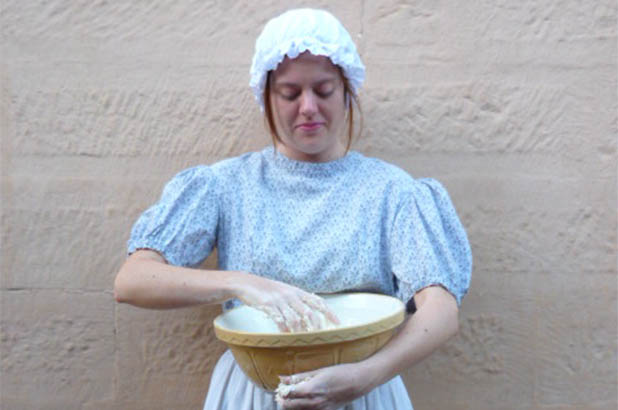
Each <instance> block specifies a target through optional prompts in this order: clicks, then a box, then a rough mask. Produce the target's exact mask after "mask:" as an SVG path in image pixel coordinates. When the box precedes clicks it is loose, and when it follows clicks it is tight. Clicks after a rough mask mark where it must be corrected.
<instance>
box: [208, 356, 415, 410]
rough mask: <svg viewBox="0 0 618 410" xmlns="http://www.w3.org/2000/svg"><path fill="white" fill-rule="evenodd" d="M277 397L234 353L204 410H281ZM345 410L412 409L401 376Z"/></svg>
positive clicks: (221, 366) (224, 360) (220, 368)
mask: <svg viewBox="0 0 618 410" xmlns="http://www.w3.org/2000/svg"><path fill="white" fill-rule="evenodd" d="M277 408H278V407H277V403H276V402H275V395H274V394H273V393H270V392H268V391H266V390H263V389H262V388H260V387H257V386H256V385H255V384H253V382H251V380H249V378H247V376H245V374H244V373H243V371H242V370H241V368H240V367H239V366H238V364H237V363H236V361H235V360H234V356H233V355H232V352H231V351H229V350H228V351H226V352H225V353H224V354H223V356H221V358H220V359H219V361H218V362H217V366H215V370H214V371H213V374H212V377H211V378H210V388H209V389H208V395H207V397H206V403H204V410H277ZM341 410H412V403H410V399H409V397H408V392H407V390H406V388H405V386H404V384H403V381H402V380H401V377H400V376H396V377H394V378H393V379H391V380H390V381H388V382H386V383H384V384H383V385H381V386H378V387H377V388H375V389H373V390H372V391H370V392H369V393H367V394H366V395H364V396H362V397H359V398H358V399H356V400H354V401H353V402H351V403H349V404H347V405H345V406H344V407H342V408H341Z"/></svg>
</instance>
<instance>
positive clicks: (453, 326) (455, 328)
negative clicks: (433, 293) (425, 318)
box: [449, 304, 459, 339]
mask: <svg viewBox="0 0 618 410" xmlns="http://www.w3.org/2000/svg"><path fill="white" fill-rule="evenodd" d="M450 316H451V318H450V320H449V323H450V326H449V339H452V338H453V337H455V336H457V334H458V333H459V308H458V306H457V305H456V304H455V306H454V309H453V310H452V312H451V315H450Z"/></svg>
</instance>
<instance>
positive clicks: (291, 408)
mask: <svg viewBox="0 0 618 410" xmlns="http://www.w3.org/2000/svg"><path fill="white" fill-rule="evenodd" d="M322 402H323V400H322V399H321V398H320V399H287V398H286V399H282V400H281V402H280V406H281V408H282V409H285V410H301V409H317V408H322V407H319V406H320V405H321V404H322Z"/></svg>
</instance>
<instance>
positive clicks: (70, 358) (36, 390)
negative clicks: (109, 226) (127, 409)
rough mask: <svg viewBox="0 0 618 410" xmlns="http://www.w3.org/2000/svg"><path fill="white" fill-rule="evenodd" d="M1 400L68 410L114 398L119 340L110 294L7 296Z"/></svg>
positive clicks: (2, 336)
mask: <svg viewBox="0 0 618 410" xmlns="http://www.w3.org/2000/svg"><path fill="white" fill-rule="evenodd" d="M1 306H2V318H1V321H0V323H1V326H2V333H1V334H0V349H1V350H0V353H1V355H0V366H1V369H2V383H1V386H0V388H1V396H2V400H3V408H4V400H6V403H15V404H16V406H15V407H11V406H8V404H7V406H8V407H6V408H63V407H64V408H66V407H67V405H69V403H72V404H71V406H75V407H79V406H80V405H81V404H83V403H85V402H87V401H90V400H93V399H97V398H99V397H106V396H111V395H112V394H113V391H114V385H115V376H114V374H115V371H114V361H115V358H116V337H115V331H114V309H113V304H112V296H111V294H110V293H109V292H105V293H99V292H96V293H93V292H84V291H65V290H22V291H12V292H3V293H2V300H1Z"/></svg>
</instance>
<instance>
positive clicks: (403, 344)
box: [359, 287, 458, 390]
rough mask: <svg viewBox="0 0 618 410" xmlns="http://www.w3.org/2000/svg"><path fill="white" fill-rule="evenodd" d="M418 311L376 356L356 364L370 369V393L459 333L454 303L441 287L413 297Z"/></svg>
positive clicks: (426, 290)
mask: <svg viewBox="0 0 618 410" xmlns="http://www.w3.org/2000/svg"><path fill="white" fill-rule="evenodd" d="M415 301H416V304H417V311H416V312H415V313H414V315H412V316H410V317H409V318H407V320H406V322H404V324H403V325H402V327H401V328H400V330H399V332H398V333H397V334H395V336H393V338H392V339H391V340H390V341H389V342H388V343H387V344H386V345H385V346H384V347H383V348H382V349H381V350H380V351H378V352H377V353H376V354H375V355H373V356H371V357H370V358H369V359H367V360H365V361H363V362H361V363H359V366H362V367H363V368H367V369H371V370H369V371H368V372H367V374H368V375H371V378H370V379H369V380H370V383H369V384H370V385H369V386H368V388H369V390H371V389H372V388H375V387H377V386H379V385H380V384H382V383H385V382H387V381H388V380H390V379H391V378H393V377H394V376H396V375H397V374H399V373H401V372H403V371H404V370H406V369H408V368H410V367H412V366H413V365H415V364H416V363H418V362H420V361H421V360H423V359H424V358H426V357H427V356H429V355H430V354H431V353H432V352H433V351H435V350H436V349H437V348H439V347H440V346H442V345H443V344H444V343H446V342H447V341H448V340H449V339H450V338H452V337H453V336H454V335H455V334H456V333H457V330H458V308H457V303H456V302H455V299H454V298H453V297H452V296H451V295H450V294H449V293H448V292H447V291H446V290H444V289H442V288H440V287H430V288H427V289H424V290H422V291H421V292H419V293H418V294H417V296H416V297H415Z"/></svg>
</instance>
